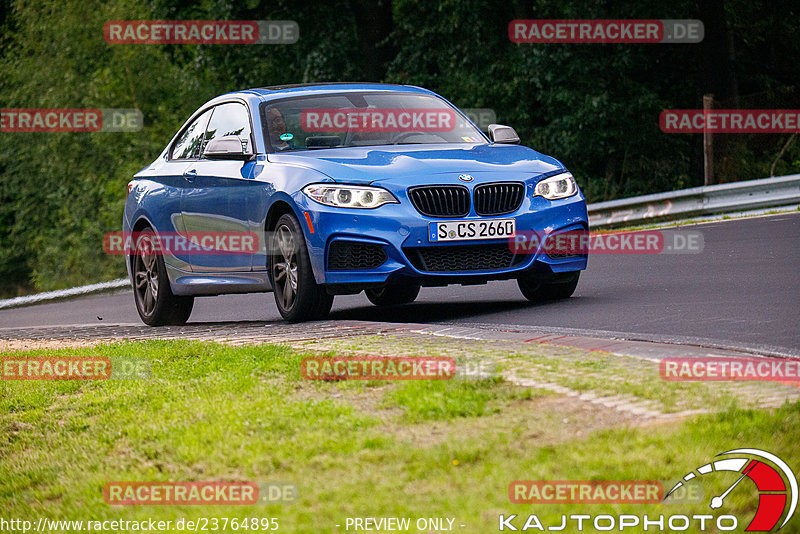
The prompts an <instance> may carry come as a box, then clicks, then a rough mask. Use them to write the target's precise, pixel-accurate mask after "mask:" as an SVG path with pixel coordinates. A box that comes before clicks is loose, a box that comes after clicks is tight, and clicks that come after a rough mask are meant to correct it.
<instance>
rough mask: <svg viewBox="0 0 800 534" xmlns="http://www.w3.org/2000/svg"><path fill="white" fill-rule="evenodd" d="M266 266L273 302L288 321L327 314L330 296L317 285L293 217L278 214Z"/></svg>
mask: <svg viewBox="0 0 800 534" xmlns="http://www.w3.org/2000/svg"><path fill="white" fill-rule="evenodd" d="M267 268H268V270H269V279H270V282H271V283H272V289H273V292H274V293H275V304H276V305H277V306H278V311H279V312H280V314H281V316H282V317H283V318H284V319H286V320H287V321H289V322H290V323H299V322H303V321H313V320H315V319H322V318H324V317H325V316H327V315H328V313H329V312H330V311H331V306H332V305H333V295H329V294H328V292H327V291H326V290H325V288H324V287H323V286H321V285H319V284H317V282H316V280H315V279H314V271H313V269H312V268H311V260H310V259H309V257H308V249H307V248H306V241H305V238H304V237H303V230H302V228H300V223H299V222H297V218H296V217H295V216H294V215H292V214H290V213H285V214H283V215H281V217H280V218H279V219H278V222H277V223H275V227H274V229H273V231H272V235H271V237H270V244H269V255H268V256H267Z"/></svg>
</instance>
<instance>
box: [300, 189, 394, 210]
mask: <svg viewBox="0 0 800 534" xmlns="http://www.w3.org/2000/svg"><path fill="white" fill-rule="evenodd" d="M303 193H305V194H306V195H307V196H308V197H309V198H311V200H314V201H316V202H319V203H320V204H325V205H326V206H334V207H336V208H377V207H378V206H383V205H384V204H398V202H397V199H396V198H394V195H392V194H391V193H390V192H389V191H387V190H386V189H381V188H380V187H367V186H359V185H337V184H311V185H307V186H305V187H304V188H303Z"/></svg>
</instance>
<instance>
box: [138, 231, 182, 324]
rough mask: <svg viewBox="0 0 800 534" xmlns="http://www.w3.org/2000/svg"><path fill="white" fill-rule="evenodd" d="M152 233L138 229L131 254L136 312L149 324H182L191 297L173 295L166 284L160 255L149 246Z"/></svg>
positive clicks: (167, 283)
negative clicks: (137, 235) (134, 247)
mask: <svg viewBox="0 0 800 534" xmlns="http://www.w3.org/2000/svg"><path fill="white" fill-rule="evenodd" d="M155 235H156V234H155V232H153V229H152V228H149V227H148V228H145V229H143V230H142V231H141V232H139V238H138V239H137V241H136V249H135V250H136V251H135V252H134V255H133V256H131V283H132V284H133V297H134V301H135V302H136V311H137V312H139V317H141V319H142V321H143V322H144V323H145V324H146V325H149V326H162V325H182V324H186V321H188V320H189V316H190V315H191V314H192V307H193V306H194V297H183V296H177V295H175V294H173V293H172V289H171V288H170V286H169V277H168V276H167V268H166V266H165V265H164V256H163V255H162V254H159V253H158V252H157V251H156V250H155V247H154V246H153V244H152V243H153V240H154V239H155Z"/></svg>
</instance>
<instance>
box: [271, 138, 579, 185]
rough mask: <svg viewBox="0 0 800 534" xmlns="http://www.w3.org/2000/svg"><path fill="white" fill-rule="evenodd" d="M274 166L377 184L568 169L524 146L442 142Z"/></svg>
mask: <svg viewBox="0 0 800 534" xmlns="http://www.w3.org/2000/svg"><path fill="white" fill-rule="evenodd" d="M267 157H268V159H269V161H270V162H274V163H283V164H287V165H299V166H302V167H307V168H311V169H314V170H316V171H319V172H321V173H323V174H325V175H327V176H329V177H331V178H333V179H334V180H336V181H341V182H349V183H371V182H379V181H382V180H390V179H397V178H410V179H412V180H410V181H414V180H413V178H415V177H417V178H421V177H425V176H431V175H436V174H452V173H464V174H470V173H481V172H490V173H492V174H493V175H496V174H495V173H505V172H508V173H510V174H513V175H514V176H517V177H520V178H522V177H523V176H522V175H525V176H527V177H530V176H531V175H534V176H536V175H542V174H552V173H555V172H558V171H562V170H564V166H563V165H562V164H561V163H560V162H559V161H558V160H556V159H554V158H551V157H550V156H545V155H543V154H540V153H539V152H536V151H535V150H533V149H531V148H528V147H524V146H519V145H498V144H484V145H472V144H436V145H398V146H371V147H370V146H365V147H347V148H333V149H322V150H304V151H298V152H290V153H278V154H269V155H268V156H267Z"/></svg>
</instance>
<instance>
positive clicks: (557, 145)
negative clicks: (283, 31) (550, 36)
mask: <svg viewBox="0 0 800 534" xmlns="http://www.w3.org/2000/svg"><path fill="white" fill-rule="evenodd" d="M798 15H800V7H799V6H798V4H797V2H796V1H795V0H764V1H760V2H759V1H752V0H665V1H663V2H658V3H654V2H652V1H650V0H614V1H611V0H585V1H581V2H564V1H563V0H528V1H522V0H512V1H504V2H501V1H489V0H483V1H481V0H461V1H456V0H441V1H438V2H437V1H432V0H393V1H392V0H326V1H318V0H240V1H236V2H234V1H231V0H201V1H200V2H199V3H196V4H193V5H185V4H184V3H183V2H179V1H177V0H108V1H106V2H102V3H100V2H92V1H89V2H87V1H86V0H35V1H32V2H30V1H22V0H16V1H15V0H0V54H1V57H0V95H2V96H1V97H0V107H32V108H49V107H65V108H80V107H87V108H104V107H118V108H127V107H136V108H139V109H140V110H141V111H142V113H143V114H144V117H145V128H144V130H142V131H141V132H135V133H91V134H88V133H87V134H81V133H0V294H3V295H10V294H16V293H20V292H25V291H31V290H45V289H53V288H59V287H67V286H70V285H75V284H81V283H87V282H96V281H100V280H104V279H110V278H116V277H119V276H123V275H124V266H123V263H122V261H121V260H120V258H119V257H109V256H106V255H104V254H103V252H102V246H101V245H102V236H103V234H104V233H105V232H108V231H113V230H118V229H119V227H120V221H121V214H122V206H123V203H124V197H125V184H126V183H127V181H128V180H129V179H130V177H131V175H132V174H133V173H135V172H136V171H137V170H139V169H140V168H141V167H143V166H144V165H146V164H147V163H149V161H151V160H152V159H153V158H154V157H155V156H156V155H157V154H158V153H159V151H160V150H161V149H162V148H163V145H164V144H165V143H166V142H167V141H168V139H169V138H170V137H171V136H172V134H173V133H174V132H175V130H176V129H177V128H178V127H179V126H180V125H181V124H182V122H183V121H184V120H185V118H186V117H187V116H188V114H189V113H191V112H192V111H194V110H195V109H196V108H197V107H198V106H199V105H201V104H202V103H203V102H204V101H206V100H208V99H210V98H212V97H214V96H216V95H218V94H220V93H223V92H227V91H231V90H236V89H243V88H248V87H258V86H265V85H274V84H282V83H294V82H314V81H385V82H394V83H409V84H417V85H421V86H424V87H427V88H429V89H432V90H434V91H437V92H439V93H440V94H442V95H443V96H445V97H446V98H448V99H450V100H451V101H453V102H454V103H455V104H456V105H458V106H461V107H488V108H493V109H494V110H495V111H496V113H497V118H498V121H499V122H502V123H505V124H510V125H512V126H514V127H515V128H516V129H517V130H518V131H519V133H520V135H521V137H522V140H523V143H524V144H526V145H528V146H531V147H533V148H536V149H537V150H540V151H542V152H544V153H547V154H551V155H553V156H555V157H557V158H559V159H561V160H562V161H563V162H564V163H565V164H566V165H567V166H568V167H569V168H570V169H571V170H572V171H573V172H574V174H575V175H576V177H577V178H578V180H579V182H580V184H581V186H582V187H583V189H584V191H585V193H586V194H587V197H588V198H589V200H590V201H600V200H607V199H612V198H619V197H626V196H633V195H639V194H645V193H653V192H659V191H668V190H674V189H680V188H685V187H690V186H695V185H701V184H702V183H703V170H702V145H701V139H700V137H701V136H700V135H688V134H664V133H663V132H661V131H660V129H659V126H658V116H659V113H660V112H661V110H663V109H667V108H700V107H702V97H703V95H704V94H713V95H714V97H715V99H716V103H717V106H718V107H723V106H724V107H743V108H782V109H787V108H788V109H798V108H800V94H799V93H798V87H797V86H798V83H799V82H800V39H798V36H800V32H799V31H798V29H799V28H798V26H800V22H798V20H799V19H798ZM515 18H540V19H541V18H582V19H588V18H605V19H609V18H623V19H635V18H647V19H700V20H702V21H703V22H704V24H705V40H704V41H703V42H702V43H700V44H681V45H678V44H676V45H662V44H632V45H630V44H629V45H624V44H543V45H531V44H514V43H512V42H510V41H509V39H508V36H507V28H508V23H509V22H510V21H511V20H513V19H515ZM140 19H180V20H191V19H195V20H217V19H223V20H270V19H272V20H295V21H297V22H298V24H299V26H300V39H299V41H298V42H297V43H296V44H294V45H278V46H267V45H263V46H262V45H243V46H238V45H227V46H222V45H219V46H215V45H109V44H108V43H106V42H105V41H104V40H103V35H102V29H103V24H104V23H105V22H106V21H108V20H140ZM788 138H789V136H788V135H764V134H762V135H749V136H737V135H727V136H723V135H718V136H716V139H715V143H716V147H715V149H716V154H715V156H716V177H717V180H718V181H723V182H724V181H734V180H746V179H755V178H763V177H765V176H769V174H770V169H771V167H772V166H773V164H774V166H775V174H776V175H782V174H790V173H793V172H798V171H799V170H800V142H796V143H793V144H791V145H790V146H789V148H788V149H787V150H786V151H785V152H784V153H783V155H782V156H781V158H780V159H778V158H777V156H778V154H780V153H781V149H782V148H783V147H784V145H785V144H786V142H787V140H788Z"/></svg>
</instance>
